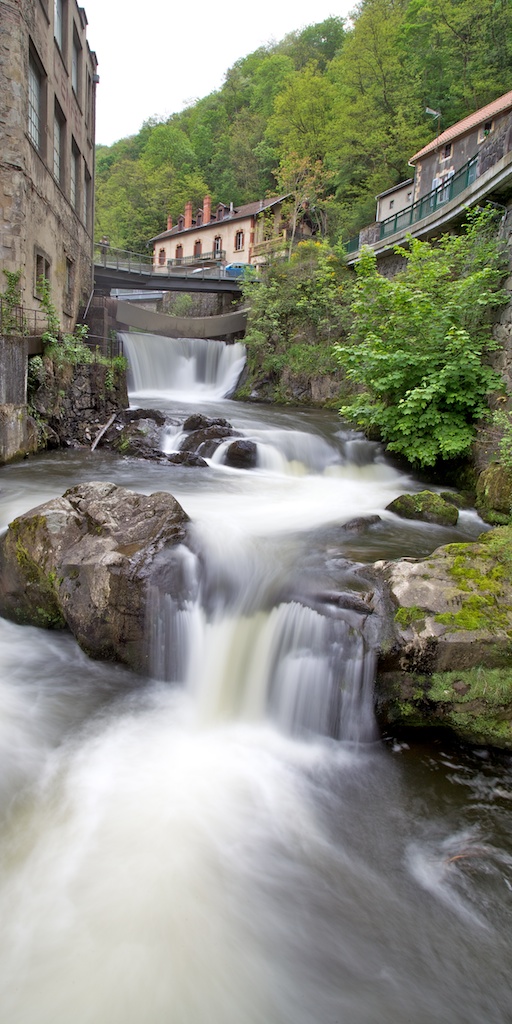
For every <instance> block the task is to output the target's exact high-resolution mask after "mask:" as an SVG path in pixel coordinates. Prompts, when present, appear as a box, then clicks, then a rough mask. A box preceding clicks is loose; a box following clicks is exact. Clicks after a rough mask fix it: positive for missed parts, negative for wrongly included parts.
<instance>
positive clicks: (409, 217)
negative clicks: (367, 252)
mask: <svg viewBox="0 0 512 1024" xmlns="http://www.w3.org/2000/svg"><path fill="white" fill-rule="evenodd" d="M477 165H478V157H477V156H474V157H472V158H471V160H468V162H467V163H466V164H464V166H463V167H461V168H460V169H459V170H458V171H456V172H455V174H453V175H452V176H451V178H448V179H447V181H444V182H443V184H442V185H438V187H437V188H434V189H432V191H431V192H427V195H426V196H422V198H421V199H417V200H416V202H415V203H413V204H412V206H407V207H406V208H405V210H400V211H399V212H398V213H395V214H394V215H393V216H392V217H386V220H383V221H381V223H380V238H381V239H383V238H388V237H390V236H391V235H396V234H398V233H399V232H401V231H402V232H404V231H406V230H407V228H410V227H412V225H413V224H417V223H418V222H419V221H421V220H425V219H426V218H427V217H430V215H431V214H432V213H435V211H436V210H438V209H439V208H440V207H442V206H446V204H447V203H449V202H450V201H451V200H452V199H456V198H457V196H459V195H460V194H461V192H464V189H466V188H468V186H469V185H472V184H473V182H474V181H475V180H476V178H477V170H478V167H477ZM344 246H345V252H346V253H347V255H349V254H351V253H354V252H357V251H358V249H359V248H360V235H356V236H355V237H354V238H351V239H349V241H348V242H345V243H344Z"/></svg>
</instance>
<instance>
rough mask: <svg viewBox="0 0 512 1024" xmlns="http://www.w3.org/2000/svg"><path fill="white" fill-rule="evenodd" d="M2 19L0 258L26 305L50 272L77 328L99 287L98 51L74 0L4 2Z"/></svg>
mask: <svg viewBox="0 0 512 1024" xmlns="http://www.w3.org/2000/svg"><path fill="white" fill-rule="evenodd" d="M0 25H1V34H2V45H0V140H1V146H0V195H1V196H2V218H1V222H0V231H1V234H0V257H1V266H2V267H3V268H4V269H6V270H9V271H14V272H15V271H18V270H21V271H22V278H21V282H20V283H21V288H22V298H23V304H24V306H26V307H27V308H28V309H35V310H37V308H38V307H40V298H39V289H38V283H37V282H38V280H39V279H40V278H41V277H44V278H46V279H47V280H48V282H49V284H50V288H51V298H52V302H53V304H54V306H55V307H56V309H57V312H58V315H59V318H60V321H61V324H62V326H63V327H64V329H65V330H72V329H73V328H74V326H75V323H76V320H77V316H78V311H79V308H80V306H82V305H85V304H86V303H87V301H88V299H89V296H90V294H91V291H92V287H93V213H94V134H95V94H96V84H97V82H98V76H97V73H96V71H97V60H96V55H95V53H93V52H92V51H91V50H90V48H89V44H88V42H87V17H86V14H85V11H84V9H83V7H79V6H78V4H77V3H76V0H16V2H15V3H12V2H5V0H0ZM4 284H5V281H0V288H2V287H3V285H4Z"/></svg>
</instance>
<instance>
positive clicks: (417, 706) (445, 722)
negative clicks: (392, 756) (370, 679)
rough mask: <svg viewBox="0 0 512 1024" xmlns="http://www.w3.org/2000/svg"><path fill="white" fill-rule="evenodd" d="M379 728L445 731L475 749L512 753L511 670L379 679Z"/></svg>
mask: <svg viewBox="0 0 512 1024" xmlns="http://www.w3.org/2000/svg"><path fill="white" fill-rule="evenodd" d="M376 710H377V717H378V718H379V721H380V723H381V725H383V726H384V727H387V728H389V727H391V728H395V729H411V728H414V729H416V728H420V729H421V728H438V729H439V728H442V729H449V730H450V732H452V733H453V734H454V735H455V736H457V738H458V739H459V740H462V741H463V742H464V743H468V744H471V745H476V746H490V747H496V748H499V749H501V750H511V749H512V667H510V668H509V667H507V668H496V669H490V668H484V667H483V666H477V667H475V668H473V669H469V670H466V671H457V672H438V673H435V674H434V675H431V676H426V675H419V674H414V673H409V674H406V673H404V674H400V673H395V672H393V673H385V674H383V675H382V676H381V677H380V678H379V679H378V680H377V688H376Z"/></svg>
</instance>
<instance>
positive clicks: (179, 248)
mask: <svg viewBox="0 0 512 1024" xmlns="http://www.w3.org/2000/svg"><path fill="white" fill-rule="evenodd" d="M176 259H177V260H182V259H183V246H182V245H177V246H176Z"/></svg>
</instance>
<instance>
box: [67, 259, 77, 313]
mask: <svg viewBox="0 0 512 1024" xmlns="http://www.w3.org/2000/svg"><path fill="white" fill-rule="evenodd" d="M74 286H75V264H74V263H73V260H72V259H70V258H69V256H66V280H65V284H64V307H65V308H66V309H68V310H71V309H72V308H73V291H74Z"/></svg>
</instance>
